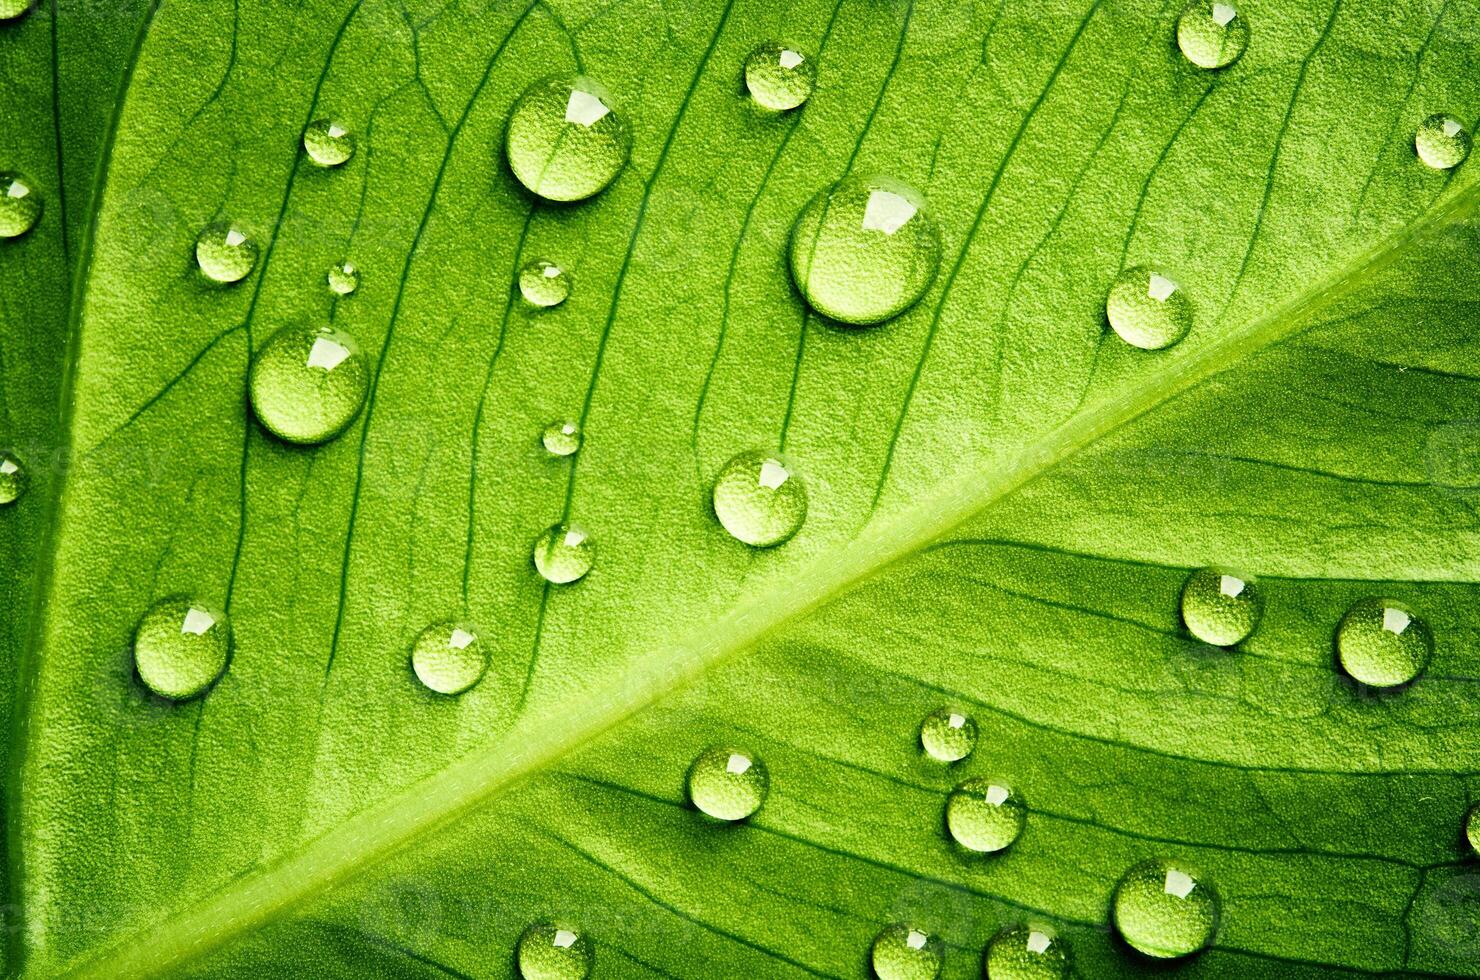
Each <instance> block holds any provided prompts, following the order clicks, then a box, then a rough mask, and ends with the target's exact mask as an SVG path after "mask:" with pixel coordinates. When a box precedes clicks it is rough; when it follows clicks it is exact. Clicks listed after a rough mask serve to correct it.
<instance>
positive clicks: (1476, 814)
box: [1465, 803, 1480, 857]
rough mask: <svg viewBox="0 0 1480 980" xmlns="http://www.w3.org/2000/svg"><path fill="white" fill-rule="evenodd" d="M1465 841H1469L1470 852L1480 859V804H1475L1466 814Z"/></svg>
mask: <svg viewBox="0 0 1480 980" xmlns="http://www.w3.org/2000/svg"><path fill="white" fill-rule="evenodd" d="M1465 840H1467V841H1469V844H1470V850H1471V851H1474V852H1475V855H1476V856H1477V857H1480V803H1475V804H1473V805H1472V806H1471V807H1470V810H1469V812H1468V813H1466V814H1465Z"/></svg>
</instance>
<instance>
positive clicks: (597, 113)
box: [565, 89, 611, 126]
mask: <svg viewBox="0 0 1480 980" xmlns="http://www.w3.org/2000/svg"><path fill="white" fill-rule="evenodd" d="M608 112H611V109H609V108H608V107H607V105H606V103H604V102H602V101H601V100H600V99H598V98H597V97H596V96H594V95H592V94H591V93H590V92H582V91H581V90H580V89H572V90H571V93H570V98H569V99H568V100H566V103H565V121H566V122H568V123H575V124H576V125H577V126H593V125H595V124H596V123H597V122H599V121H600V120H601V119H602V118H603V117H604V116H605V115H606V114H607V113H608Z"/></svg>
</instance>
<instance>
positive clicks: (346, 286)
mask: <svg viewBox="0 0 1480 980" xmlns="http://www.w3.org/2000/svg"><path fill="white" fill-rule="evenodd" d="M359 288H360V270H359V269H357V268H355V266H354V264H353V263H351V262H340V263H339V264H338V265H331V266H330V267H329V291H330V292H333V293H336V294H338V295H340V296H348V295H349V294H350V293H352V292H354V291H355V290H356V289H359Z"/></svg>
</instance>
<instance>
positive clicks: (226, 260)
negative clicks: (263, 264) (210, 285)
mask: <svg viewBox="0 0 1480 980" xmlns="http://www.w3.org/2000/svg"><path fill="white" fill-rule="evenodd" d="M195 261H196V263H197V264H198V265H199V266H200V271H201V272H202V273H204V274H205V277H206V278H207V279H211V280H214V281H215V282H240V281H241V280H243V279H245V278H246V277H247V276H248V275H249V274H250V273H251V271H252V267H253V266H255V265H256V264H257V243H256V242H254V241H252V240H251V239H250V238H248V237H247V236H246V234H245V233H244V232H241V231H238V230H237V229H235V228H233V227H231V225H229V224H224V223H217V224H213V225H210V226H209V227H207V228H206V230H205V231H202V232H201V233H200V237H198V238H196V240H195Z"/></svg>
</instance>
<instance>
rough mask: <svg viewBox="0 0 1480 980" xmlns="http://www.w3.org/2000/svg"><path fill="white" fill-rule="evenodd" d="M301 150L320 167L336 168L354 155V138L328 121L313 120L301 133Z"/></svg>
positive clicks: (348, 132)
mask: <svg viewBox="0 0 1480 980" xmlns="http://www.w3.org/2000/svg"><path fill="white" fill-rule="evenodd" d="M303 149H304V151H305V152H306V153H308V158H309V159H310V160H312V161H313V162H314V163H316V164H318V165H319V166H321V167H337V166H339V165H340V164H342V163H344V162H345V161H347V160H348V159H349V158H350V157H352V156H354V155H355V137H354V134H352V133H351V132H350V131H349V130H347V129H345V128H344V127H343V126H341V125H339V124H338V123H337V122H332V121H330V120H328V119H315V120H314V121H313V122H311V123H309V124H308V128H307V129H305V130H304V131H303Z"/></svg>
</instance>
